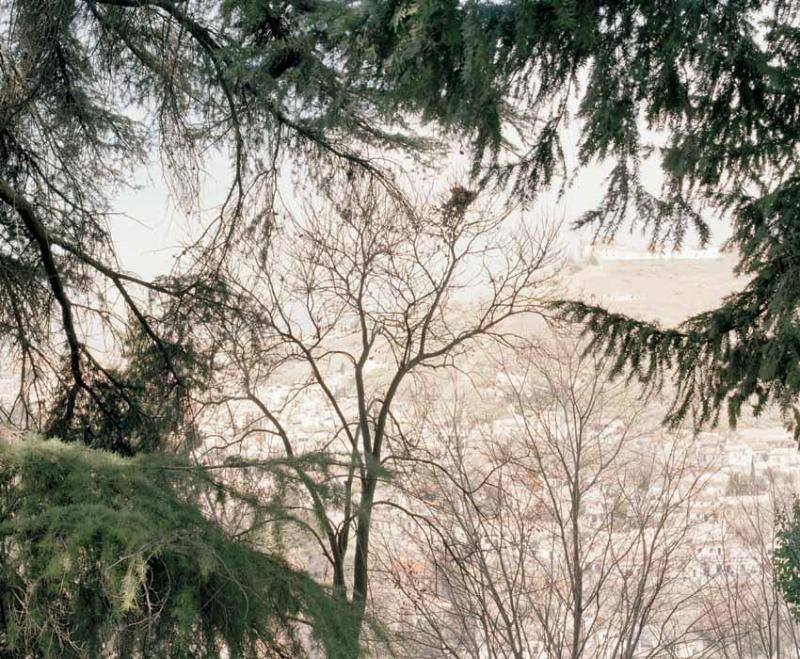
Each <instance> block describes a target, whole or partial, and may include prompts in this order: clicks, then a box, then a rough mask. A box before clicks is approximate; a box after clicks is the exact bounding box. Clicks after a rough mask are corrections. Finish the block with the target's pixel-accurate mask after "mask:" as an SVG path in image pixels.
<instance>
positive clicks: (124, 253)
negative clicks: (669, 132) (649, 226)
mask: <svg viewBox="0 0 800 659" xmlns="http://www.w3.org/2000/svg"><path fill="white" fill-rule="evenodd" d="M571 157H574V154H570V153H569V152H568V153H567V158H568V160H569V159H570V158H571ZM443 169H444V171H456V170H461V169H466V165H465V164H463V163H458V162H455V159H451V160H450V161H448V162H444V163H443ZM608 169H609V167H608V166H601V165H594V166H591V167H588V168H587V169H585V170H584V171H583V172H582V173H581V175H580V176H579V177H578V178H577V180H576V181H575V183H574V184H573V185H572V186H571V187H570V188H569V190H568V191H567V193H566V194H565V196H564V197H562V198H561V199H558V198H557V196H556V195H555V193H546V194H543V195H541V197H540V198H539V200H538V202H537V203H536V204H534V205H533V206H532V207H531V209H530V211H529V215H530V217H531V218H532V219H533V220H534V221H535V219H536V218H541V217H549V218H556V219H561V220H563V221H564V224H565V226H568V225H569V224H570V223H571V222H572V221H574V220H575V219H577V218H578V217H580V216H581V214H582V213H584V212H585V211H587V210H589V209H591V208H593V207H595V206H596V205H597V204H598V203H599V201H600V200H601V198H602V195H603V190H604V187H605V178H606V175H607V172H608ZM206 170H207V174H206V176H205V178H204V181H203V183H202V186H201V188H202V189H201V194H202V197H203V201H202V205H203V206H204V208H205V209H207V211H208V212H207V213H206V218H205V219H208V218H209V217H211V216H213V209H214V208H215V206H217V205H218V204H219V203H220V201H221V200H222V198H223V195H224V193H225V191H226V190H227V188H226V186H225V183H226V181H227V180H228V176H229V167H228V160H227V159H226V158H225V157H222V156H217V157H215V158H214V159H213V160H212V161H210V162H208V163H207V165H206ZM453 176H454V175H452V174H451V175H450V176H449V178H450V179H452V178H453ZM408 177H409V178H413V175H412V174H408ZM436 177H437V178H439V179H441V178H443V177H442V176H441V175H436ZM444 178H447V175H445V177H444ZM642 178H643V181H644V182H645V184H646V185H647V186H648V188H649V189H651V190H652V191H654V192H657V191H658V189H659V186H660V181H661V176H660V171H659V167H658V164H657V163H656V162H651V163H645V165H644V168H643V177H642ZM134 180H135V181H136V186H137V188H136V189H132V190H125V191H123V192H122V193H121V194H120V195H119V196H118V198H117V200H116V203H115V211H117V212H118V213H119V215H117V216H115V217H114V218H113V219H112V221H111V230H112V232H113V235H114V238H115V242H116V244H117V246H118V256H119V259H120V261H121V263H122V266H123V267H124V268H126V269H128V270H132V271H134V272H136V273H137V274H139V275H141V276H143V277H147V278H150V277H153V276H155V275H158V274H160V273H164V272H167V271H168V270H169V269H170V268H171V266H172V263H173V260H174V258H175V256H176V255H177V253H178V252H179V250H180V247H181V245H183V244H185V243H186V242H187V241H189V240H190V239H191V238H192V237H196V236H197V235H199V231H200V230H201V228H202V220H201V219H199V218H198V217H193V218H190V217H187V215H186V213H185V212H183V211H182V210H181V209H180V208H179V207H178V205H177V204H176V203H174V202H173V201H172V200H171V198H172V195H170V192H169V186H168V185H167V183H166V181H165V180H164V177H163V174H162V172H161V167H160V165H159V163H158V162H157V161H154V162H152V163H151V165H150V167H149V168H147V169H144V168H143V169H139V170H137V171H135V172H134ZM289 203H291V202H289ZM709 219H710V218H709ZM712 230H713V235H712V236H713V237H712V244H715V245H716V244H719V243H720V242H721V240H723V239H724V238H726V237H727V228H726V226H725V225H723V224H720V223H719V222H716V221H715V222H713V223H712ZM590 240H591V232H589V231H583V232H580V233H579V232H576V231H565V232H564V235H563V244H564V248H565V252H566V253H568V254H571V255H577V254H578V251H579V249H580V247H581V246H582V245H584V244H586V243H588V242H589V241H590ZM617 242H618V243H619V244H624V245H629V246H636V247H641V248H644V247H645V245H646V240H644V239H642V238H641V237H640V235H639V234H638V233H636V234H634V235H633V236H631V235H630V234H629V233H628V231H627V229H623V230H622V231H621V232H620V234H619V236H618V240H617ZM686 247H687V248H694V247H697V241H696V239H695V238H694V237H693V236H692V237H690V239H689V240H687V241H686Z"/></svg>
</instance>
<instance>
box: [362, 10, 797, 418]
mask: <svg viewBox="0 0 800 659" xmlns="http://www.w3.org/2000/svg"><path fill="white" fill-rule="evenodd" d="M369 7H370V9H369V10H368V13H369V14H370V17H371V18H370V20H369V21H366V22H365V27H364V34H365V35H366V37H365V43H367V44H380V46H381V47H380V48H379V49H377V50H376V52H374V53H373V54H372V55H373V58H374V61H375V62H376V66H377V67H378V70H379V71H380V74H381V76H383V77H382V79H381V84H383V85H384V87H386V88H391V87H392V86H393V85H396V86H398V87H399V89H401V90H402V92H403V93H402V94H401V95H398V96H397V97H396V103H397V107H398V108H399V109H408V110H416V111H421V112H423V113H424V114H426V116H429V117H431V118H435V119H437V120H439V121H441V122H443V123H444V124H445V125H446V126H449V127H451V128H453V129H454V130H461V131H465V132H466V133H467V134H468V135H470V136H472V137H473V139H474V145H473V146H474V149H473V156H474V158H475V166H476V170H477V171H480V172H481V173H482V174H483V176H484V180H485V181H490V180H495V181H499V182H501V183H506V182H511V183H512V185H513V189H514V191H515V192H516V193H517V194H518V195H522V196H525V197H532V196H534V195H535V194H536V193H537V192H538V191H539V190H541V189H542V187H543V186H546V185H548V184H550V183H552V182H554V180H555V178H554V177H555V176H556V175H558V174H567V175H571V174H572V172H570V171H568V169H567V165H566V163H565V162H564V158H563V148H562V146H561V139H562V136H563V132H561V128H562V127H563V126H564V125H565V124H566V122H568V121H569V120H570V119H579V120H580V131H581V133H580V135H581V137H580V144H579V151H578V161H577V163H576V166H577V167H581V166H585V165H588V164H590V163H592V162H594V161H596V160H608V161H611V163H612V165H613V167H612V170H611V174H610V177H609V179H608V185H607V188H606V193H605V197H604V199H603V201H602V202H601V204H600V205H599V207H598V208H597V209H596V210H594V211H591V212H589V213H587V214H586V215H585V216H583V217H582V218H580V219H579V220H578V221H577V226H593V227H594V228H595V231H596V237H597V239H599V240H610V239H612V238H613V237H614V236H615V235H616V233H617V232H618V231H619V230H620V228H621V227H623V226H624V225H625V224H627V223H630V224H631V225H632V226H636V227H639V228H640V229H641V230H642V231H644V232H647V233H648V234H649V236H650V240H651V245H652V247H654V248H663V247H668V246H675V247H680V246H681V245H682V244H683V242H684V240H685V239H686V237H687V235H689V233H690V230H694V231H695V232H696V234H697V237H698V239H699V242H700V243H701V244H705V243H706V242H707V241H708V240H709V237H710V235H709V230H708V225H707V222H706V219H705V218H704V217H703V214H702V211H704V210H706V211H711V212H718V213H720V214H722V215H724V216H725V217H727V218H729V219H730V221H731V222H732V224H733V237H732V239H731V247H732V248H734V249H736V250H737V251H738V253H739V257H740V260H739V266H738V269H739V271H740V272H741V273H743V274H746V275H749V276H752V278H753V279H752V281H751V283H750V284H749V285H748V286H747V288H746V290H745V291H743V292H742V293H740V294H737V295H734V296H732V297H730V298H729V299H727V300H726V301H725V302H724V303H723V306H721V307H720V308H719V309H717V310H714V311H712V312H709V313H706V314H702V315H700V316H697V317H695V318H692V319H690V320H689V321H687V322H686V323H685V324H684V325H683V326H682V327H680V328H677V329H676V330H667V331H665V330H662V329H661V328H658V327H655V326H652V325H649V324H647V323H642V322H639V321H637V320H635V319H632V318H626V317H623V316H619V315H614V314H609V313H607V312H606V311H605V310H603V309H600V308H595V307H588V306H586V305H582V304H571V305H570V304H563V305H561V306H560V311H561V312H562V313H563V316H564V317H566V318H568V319H571V320H575V321H579V322H582V323H585V327H586V330H587V333H588V334H590V335H591V336H592V338H593V340H592V344H591V347H592V348H594V349H598V350H601V351H604V352H608V353H613V354H615V355H616V356H617V358H618V362H617V371H621V370H623V369H629V370H630V373H631V374H632V375H633V376H634V377H637V378H639V379H641V380H643V381H645V382H647V383H650V384H652V385H654V386H659V385H660V384H661V382H662V381H663V377H664V376H665V375H667V374H668V373H669V375H670V376H676V377H677V383H678V395H677V398H676V400H675V405H674V407H673V410H672V413H671V415H670V419H671V420H672V421H675V422H678V421H681V420H682V419H683V418H684V417H685V416H686V415H687V414H688V413H689V412H690V411H691V410H695V411H696V412H697V413H698V420H699V421H700V422H704V421H715V420H716V418H717V416H718V415H719V413H720V410H721V408H725V407H727V411H728V416H729V419H730V420H731V421H732V422H735V420H736V419H737V418H738V417H739V415H740V413H741V411H742V409H743V406H744V405H746V404H748V403H752V404H753V405H754V408H755V411H756V412H758V411H760V410H761V409H763V407H764V405H765V404H766V403H767V402H768V401H775V402H777V403H778V404H779V405H780V406H781V407H782V408H783V409H784V410H785V411H786V412H794V414H795V415H797V410H796V409H795V403H796V401H797V396H798V394H799V393H800V365H798V356H800V344H798V339H800V325H799V324H798V318H797V308H798V304H797V301H798V299H799V298H800V278H798V275H800V269H798V267H799V266H800V260H799V259H798V256H800V253H798V250H797V245H798V241H797V238H798V234H799V233H800V216H799V215H798V211H797V209H798V208H800V185H799V184H798V180H800V172H799V171H798V169H797V166H798V160H797V151H798V138H800V3H798V2H797V1H796V0H777V1H775V2H758V1H756V0H732V1H731V2H689V1H686V0H670V1H667V2H644V1H643V0H624V1H622V2H594V1H592V2H588V1H584V0H578V1H575V0H546V1H545V0H542V1H537V0H501V1H499V2H479V1H474V0H473V1H470V2H465V3H453V2H435V1H433V0H428V1H427V2H416V1H412V0H407V1H406V0H397V1H396V2H393V3H383V2H374V3H372V4H371V5H369ZM432 33H433V34H435V35H436V38H435V39H431V38H430V36H429V35H430V34H432ZM430 50H433V51H434V52H433V54H431V53H430V52H429V51H430ZM369 54H370V49H369V48H368V47H365V48H364V49H363V50H361V51H360V52H359V56H360V57H364V56H368V55H369ZM437 61H439V62H441V65H440V66H435V63H436V62H437ZM426 62H433V63H434V65H432V64H429V63H426ZM643 126H646V127H647V128H650V129H654V130H659V131H661V132H662V136H663V137H664V138H665V139H664V146H663V147H662V148H660V149H656V148H655V147H654V146H653V145H652V144H650V143H649V142H648V141H647V139H645V137H644V136H643V131H642V127H643ZM512 127H513V128H514V130H512ZM515 131H516V132H517V135H516V141H517V142H519V143H521V144H522V147H518V148H517V149H516V152H515V153H513V154H509V153H508V152H507V151H506V150H504V149H503V148H501V147H502V146H503V142H502V139H503V137H504V135H506V136H509V137H512V138H514V137H515ZM520 148H522V149H523V151H521V152H520ZM524 149H527V151H525V150H524ZM520 154H521V155H520ZM653 155H655V156H660V160H661V165H662V171H663V173H664V176H665V180H664V186H663V189H662V190H661V192H660V193H657V192H656V191H649V190H647V189H645V187H644V186H643V184H642V182H641V178H640V169H641V163H642V161H643V160H644V159H645V158H647V157H649V156H653ZM795 427H796V428H800V424H797V423H796V421H795Z"/></svg>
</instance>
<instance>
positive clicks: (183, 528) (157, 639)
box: [0, 439, 349, 658]
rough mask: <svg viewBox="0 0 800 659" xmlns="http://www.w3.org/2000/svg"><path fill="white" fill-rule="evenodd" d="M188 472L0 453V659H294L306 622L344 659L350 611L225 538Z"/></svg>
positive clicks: (8, 449)
mask: <svg viewBox="0 0 800 659" xmlns="http://www.w3.org/2000/svg"><path fill="white" fill-rule="evenodd" d="M203 492H205V493H206V494H212V495H213V494H214V492H215V490H214V487H213V484H211V482H210V481H209V478H208V475H207V474H206V473H205V472H203V471H202V470H200V469H199V468H196V467H191V466H189V465H188V464H186V463H183V462H180V461H177V460H176V459H175V458H169V459H167V458H163V457H157V456H155V455H148V456H138V457H136V458H133V459H130V458H121V457H118V456H114V455H113V454H110V453H106V452H104V451H98V450H91V449H86V448H84V447H82V446H80V445H68V444H63V443H61V442H57V441H39V440H34V439H31V440H27V441H25V442H22V443H19V444H13V445H9V444H6V443H3V444H1V445H0V656H3V657H98V656H101V654H103V653H109V654H110V655H111V656H120V657H126V656H129V657H136V656H144V657H176V658H177V657H181V658H183V657H218V656H221V655H220V652H221V650H222V648H223V647H226V648H227V649H228V651H229V652H230V656H231V657H255V656H259V657H263V656H273V655H276V656H299V655H300V654H301V649H300V646H299V645H298V642H299V637H298V635H297V634H298V632H297V629H298V628H297V625H296V624H295V622H294V621H295V620H297V619H300V618H303V619H305V620H307V621H308V622H309V623H310V625H311V629H312V630H313V633H314V635H315V636H316V638H317V640H318V641H319V642H320V643H321V644H322V645H323V646H324V649H325V651H326V653H327V654H328V656H331V657H336V656H342V655H344V654H346V653H347V651H348V650H349V648H348V638H347V636H346V634H345V633H344V630H345V628H346V623H347V616H348V611H347V609H346V608H343V606H342V605H341V603H335V602H334V601H333V600H332V599H330V598H329V596H328V594H327V593H326V592H325V591H324V590H323V589H321V588H320V587H319V586H318V585H316V584H315V583H314V582H313V581H312V580H311V579H310V578H309V577H308V576H307V575H305V574H303V573H299V572H296V571H294V570H292V569H290V568H289V567H288V566H287V565H286V564H285V563H284V562H283V561H281V560H280V559H278V558H276V557H274V556H270V555H267V554H264V553H261V552H259V551H257V550H255V549H253V548H251V547H249V546H247V545H246V544H244V543H242V542H240V541H237V540H234V539H232V538H230V537H228V536H227V535H226V534H225V533H224V532H223V531H222V530H221V529H220V528H218V527H217V526H216V525H215V524H214V523H212V522H210V521H208V520H207V519H206V518H204V516H203V515H202V514H201V512H200V511H199V510H198V508H197V507H196V505H195V503H194V501H196V500H197V497H198V496H199V495H200V494H201V493H203Z"/></svg>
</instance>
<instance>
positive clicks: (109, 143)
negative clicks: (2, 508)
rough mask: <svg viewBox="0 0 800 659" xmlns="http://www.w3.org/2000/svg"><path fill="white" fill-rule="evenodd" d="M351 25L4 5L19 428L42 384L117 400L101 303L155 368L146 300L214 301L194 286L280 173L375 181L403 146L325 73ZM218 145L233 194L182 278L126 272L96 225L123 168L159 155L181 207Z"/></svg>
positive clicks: (3, 141)
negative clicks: (133, 330) (100, 347)
mask: <svg viewBox="0 0 800 659" xmlns="http://www.w3.org/2000/svg"><path fill="white" fill-rule="evenodd" d="M348 16H350V11H349V10H348V8H347V5H346V3H333V4H332V5H329V4H327V3H322V4H320V3H315V2H306V1H305V0H288V1H286V2H254V1H252V0H236V1H234V0H216V1H207V0H191V1H190V2H180V1H173V0H141V1H139V0H77V1H76V0H0V27H1V28H2V31H1V32H2V37H1V38H0V348H3V349H6V348H11V349H12V350H13V352H14V357H15V358H16V359H17V361H18V362H19V363H21V367H22V368H21V370H22V373H23V375H24V377H23V384H22V386H21V388H20V396H19V400H18V401H17V405H16V408H15V410H14V411H15V413H16V414H17V415H18V418H24V419H25V420H26V421H29V420H32V421H34V422H35V421H38V420H39V419H38V417H39V416H40V414H39V410H36V409H34V408H33V407H32V401H44V400H47V399H48V398H50V397H51V396H52V395H53V392H52V387H51V385H53V383H54V382H55V384H56V386H58V388H59V389H61V390H63V389H64V388H65V387H66V386H70V385H71V386H73V387H74V389H75V391H74V392H72V393H71V394H70V396H72V397H82V398H83V399H84V400H83V401H72V400H69V399H67V400H65V401H64V403H65V404H64V406H63V411H65V412H66V413H67V414H68V415H69V414H71V413H72V411H73V409H75V408H76V407H77V408H79V407H80V406H81V405H94V406H96V407H100V408H102V407H103V403H102V401H103V400H104V399H109V398H120V397H121V398H123V399H124V398H125V396H126V395H127V393H126V392H125V391H113V390H114V389H119V388H120V387H119V386H118V385H117V384H116V383H115V382H114V377H112V376H113V374H109V373H106V372H104V370H103V368H102V366H101V365H100V364H98V363H97V359H96V356H95V355H94V354H93V353H92V351H91V350H89V349H88V348H87V346H86V337H85V336H84V332H83V329H84V328H86V327H89V328H90V329H91V330H92V331H97V329H99V328H101V329H103V330H105V331H106V333H107V335H113V334H115V333H119V332H120V331H121V329H122V328H121V326H122V325H124V323H120V322H118V320H117V314H116V313H115V312H116V311H117V309H115V308H114V300H113V299H109V295H113V296H118V299H119V301H120V303H121V304H122V305H124V307H125V310H126V311H127V312H128V314H129V316H130V318H131V320H132V321H133V323H134V324H136V325H138V326H140V327H141V328H142V329H143V331H144V333H145V334H146V335H147V336H148V338H149V340H150V341H151V342H153V343H154V344H156V345H160V346H161V347H162V348H163V350H162V351H161V352H162V355H161V356H162V358H164V359H167V358H168V357H169V354H168V353H170V352H171V349H172V346H171V345H170V343H171V341H170V339H169V338H168V337H164V336H162V335H161V333H160V331H159V328H158V327H157V322H156V321H155V320H154V319H153V317H152V316H151V314H150V312H151V307H152V306H153V305H156V306H157V305H158V304H165V305H167V306H169V305H171V304H172V302H174V301H175V300H177V301H179V302H181V303H184V304H193V305H198V304H207V305H210V304H211V303H212V302H213V303H219V302H220V300H213V299H209V298H208V297H205V296H203V295H202V293H203V289H204V288H205V287H206V284H205V283H204V282H207V281H208V280H209V279H211V280H213V279H214V277H215V275H216V274H218V272H219V269H220V268H221V267H222V266H221V262H222V261H224V258H225V256H226V254H227V250H228V247H229V246H230V244H231V243H232V242H233V241H234V240H235V239H236V238H237V237H239V236H241V235H242V232H244V231H245V230H248V229H253V228H254V227H256V228H258V230H259V232H258V236H259V238H262V237H263V236H264V235H268V232H269V228H270V226H271V223H272V217H273V216H272V213H271V210H272V209H271V208H269V207H268V204H265V203H264V200H265V198H266V197H267V195H268V192H269V190H270V189H271V186H272V185H273V184H274V183H275V181H276V180H277V178H278V177H279V175H280V168H281V165H284V164H285V165H287V166H291V167H302V168H303V171H304V173H306V174H307V175H308V176H309V177H311V178H314V179H315V180H317V181H326V180H328V179H327V177H329V176H332V175H334V174H335V173H336V172H337V171H338V170H339V169H340V168H341V167H342V165H344V166H345V167H346V169H347V170H348V171H352V170H355V171H368V172H372V173H373V174H375V175H376V176H381V175H382V174H381V172H379V171H377V169H376V167H375V166H374V165H373V164H372V163H371V162H370V160H369V158H368V149H369V148H373V147H375V146H396V147H402V148H406V147H410V146H413V145H414V144H415V141H414V140H413V139H411V138H409V137H407V136H406V137H404V136H402V135H400V134H399V133H395V132H385V131H383V130H382V129H381V128H380V126H381V123H380V121H379V118H380V117H382V116H384V115H383V110H382V108H381V107H380V106H379V104H378V102H377V99H378V94H377V93H376V92H373V91H372V90H371V89H370V88H369V86H367V85H363V84H359V83H358V81H355V80H354V81H353V82H352V83H351V82H350V81H348V80H347V79H346V77H345V76H344V75H343V74H342V72H341V70H340V67H338V66H337V57H336V55H335V53H336V51H337V49H338V48H339V44H340V43H341V41H342V39H345V38H346V37H347V35H348V30H347V27H346V26H347V23H348V20H347V19H348ZM393 130H396V129H393ZM217 151H221V152H222V153H226V152H227V153H229V154H230V175H231V176H230V178H231V187H230V190H229V191H228V194H227V196H226V198H225V200H224V203H223V204H222V208H221V209H220V211H219V216H218V218H217V221H216V223H215V224H214V225H213V226H211V227H209V230H208V231H207V232H206V233H205V234H204V236H203V239H202V240H201V241H200V243H199V244H198V245H195V246H194V249H192V250H188V251H187V252H186V254H185V255H184V258H183V259H182V261H181V263H180V268H179V269H178V270H177V271H176V272H180V273H181V276H180V277H178V276H170V277H165V278H164V279H162V280H160V281H143V280H141V279H139V278H137V277H135V276H133V275H131V274H130V273H127V272H125V271H123V270H122V269H121V268H120V267H119V265H118V264H117V263H116V260H115V245H114V244H113V241H112V236H111V232H110V230H109V226H108V218H109V213H110V205H111V204H112V201H113V199H114V195H115V194H116V192H117V191H118V190H119V189H120V188H121V187H124V186H126V185H130V184H131V183H133V181H132V179H131V172H132V171H134V170H135V168H136V167H138V166H140V165H142V164H143V163H145V162H147V161H149V160H150V159H151V158H152V157H160V159H161V161H162V163H163V165H164V170H165V174H166V176H167V178H168V179H169V182H170V184H171V186H170V187H171V188H172V190H173V191H174V193H175V200H176V201H177V202H178V203H179V204H181V205H182V206H183V207H184V208H185V209H186V210H187V212H190V211H194V210H196V209H197V205H198V204H199V185H200V183H201V176H200V171H201V169H202V168H203V165H204V160H203V156H204V155H205V154H209V153H214V152H217ZM386 183H387V184H388V183H389V182H388V180H386ZM143 219H144V218H143ZM145 295H146V296H148V297H149V298H152V299H143V297H145ZM165 300H171V301H172V302H165ZM56 355H63V356H64V357H65V361H66V363H67V368H66V369H61V368H60V365H61V362H62V360H61V359H58V358H57V357H55V356H56ZM168 366H169V365H165V368H166V367H168ZM119 384H120V385H123V386H124V384H125V383H124V382H120V383H119ZM109 407H110V408H111V410H110V411H112V410H113V408H114V407H115V403H114V402H113V401H109ZM66 421H67V422H68V423H72V420H71V419H66ZM76 423H79V422H76Z"/></svg>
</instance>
